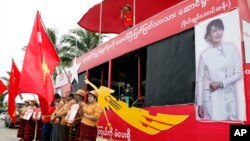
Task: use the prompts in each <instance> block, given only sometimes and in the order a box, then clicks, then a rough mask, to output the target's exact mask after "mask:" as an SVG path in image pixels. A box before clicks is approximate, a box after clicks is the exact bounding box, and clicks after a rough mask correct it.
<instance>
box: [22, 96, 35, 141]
mask: <svg viewBox="0 0 250 141" xmlns="http://www.w3.org/2000/svg"><path fill="white" fill-rule="evenodd" d="M36 105H37V103H36V100H35V99H34V98H31V99H30V105H29V106H28V109H27V111H26V113H25V115H24V117H23V118H24V119H25V122H26V123H25V127H24V141H32V140H33V139H34V137H35V128H36V122H35V121H34V120H33V119H32V114H33V111H34V109H35V108H37V106H36ZM27 115H28V116H27Z"/></svg>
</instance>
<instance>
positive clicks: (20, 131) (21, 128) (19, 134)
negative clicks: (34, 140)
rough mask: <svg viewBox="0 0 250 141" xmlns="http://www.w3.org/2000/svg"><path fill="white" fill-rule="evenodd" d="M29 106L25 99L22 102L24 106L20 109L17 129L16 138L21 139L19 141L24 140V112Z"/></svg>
mask: <svg viewBox="0 0 250 141" xmlns="http://www.w3.org/2000/svg"><path fill="white" fill-rule="evenodd" d="M29 105H30V101H29V100H28V99H27V100H25V101H24V106H23V107H22V108H21V109H20V112H19V113H20V121H19V122H20V124H19V127H18V131H17V137H19V138H21V139H20V141H23V138H24V127H25V123H26V122H25V121H26V120H24V119H23V116H24V114H25V113H26V111H27V110H28V107H29Z"/></svg>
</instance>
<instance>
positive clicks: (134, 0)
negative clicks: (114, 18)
mask: <svg viewBox="0 0 250 141" xmlns="http://www.w3.org/2000/svg"><path fill="white" fill-rule="evenodd" d="M133 2H134V6H133V9H134V10H133V12H134V14H133V15H134V16H133V26H135V16H136V12H135V11H136V9H135V8H136V6H135V4H136V0H133Z"/></svg>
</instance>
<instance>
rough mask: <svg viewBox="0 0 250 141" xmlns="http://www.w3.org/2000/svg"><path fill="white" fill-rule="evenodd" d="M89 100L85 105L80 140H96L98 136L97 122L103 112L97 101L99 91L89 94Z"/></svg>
mask: <svg viewBox="0 0 250 141" xmlns="http://www.w3.org/2000/svg"><path fill="white" fill-rule="evenodd" d="M87 97H88V102H87V104H86V105H85V106H84V107H83V113H84V114H83V118H82V121H81V128H80V131H81V133H80V141H95V140H96V137H97V123H98V120H99V118H100V115H101V113H102V108H101V106H100V105H99V104H98V103H97V97H98V93H97V92H96V91H94V90H92V91H90V92H89V93H88V95H87Z"/></svg>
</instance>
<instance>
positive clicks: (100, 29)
mask: <svg viewBox="0 0 250 141" xmlns="http://www.w3.org/2000/svg"><path fill="white" fill-rule="evenodd" d="M101 32H102V2H101V5H100V21H99V39H98V45H99V44H100V39H101V36H100V35H101Z"/></svg>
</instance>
